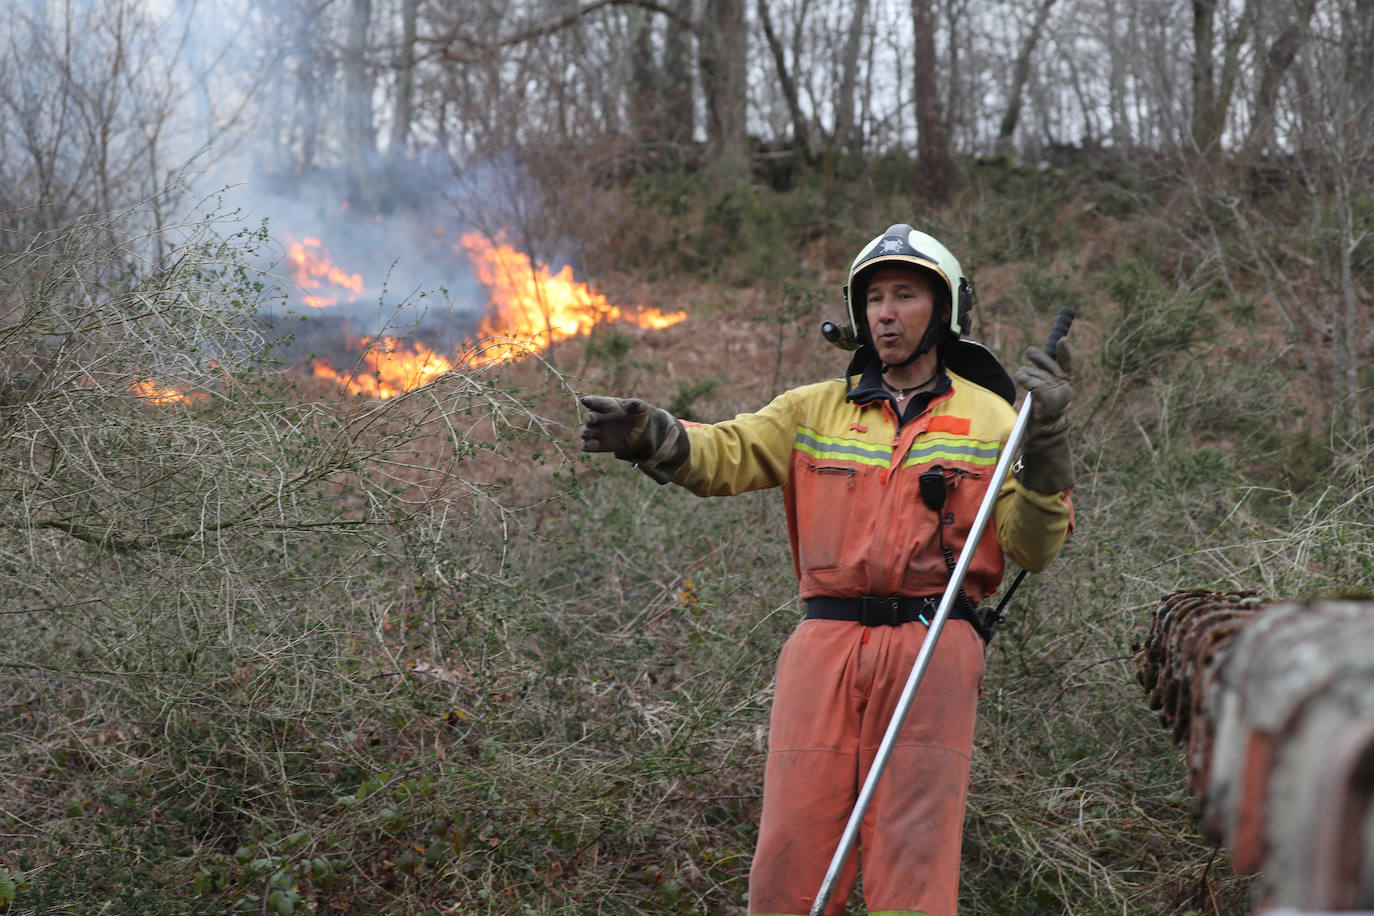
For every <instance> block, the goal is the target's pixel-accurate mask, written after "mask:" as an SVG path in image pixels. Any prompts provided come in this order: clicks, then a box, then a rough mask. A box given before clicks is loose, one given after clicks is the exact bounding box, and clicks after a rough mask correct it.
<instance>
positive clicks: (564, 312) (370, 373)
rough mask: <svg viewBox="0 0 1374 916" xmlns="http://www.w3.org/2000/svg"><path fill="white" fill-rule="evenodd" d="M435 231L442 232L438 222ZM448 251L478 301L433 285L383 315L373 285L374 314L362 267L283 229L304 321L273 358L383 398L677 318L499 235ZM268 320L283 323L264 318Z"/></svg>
mask: <svg viewBox="0 0 1374 916" xmlns="http://www.w3.org/2000/svg"><path fill="white" fill-rule="evenodd" d="M434 234H435V235H436V236H443V235H444V233H443V231H442V230H441V229H436V230H435V233H434ZM451 248H452V249H453V250H454V251H461V252H462V253H463V255H464V256H465V258H466V260H467V262H468V263H469V264H470V267H471V271H472V275H473V277H474V278H475V280H476V284H477V286H478V287H479V288H480V290H482V291H484V292H485V298H486V301H485V303H483V304H482V305H481V306H480V307H477V308H473V307H471V306H468V307H462V306H460V305H459V304H457V303H455V302H454V301H453V300H452V298H451V297H450V295H449V294H448V292H447V290H444V289H442V288H441V289H439V290H436V291H433V292H430V293H425V294H419V295H416V296H414V297H412V298H410V299H408V300H405V301H403V302H402V303H401V304H400V305H397V306H395V307H392V308H391V309H390V311H389V313H387V310H388V306H387V304H386V295H385V292H384V291H382V292H380V293H377V294H376V300H375V301H376V305H377V312H378V314H377V315H374V316H369V317H366V318H365V317H363V316H362V315H361V314H360V310H359V309H358V308H357V307H356V304H357V303H358V302H359V300H360V299H361V298H362V297H363V296H365V295H366V292H367V290H368V289H369V282H370V281H369V280H368V279H367V278H366V277H365V274H364V273H363V272H362V271H359V270H352V269H350V268H349V267H348V266H345V265H341V264H339V263H336V262H335V261H334V259H333V258H332V257H331V255H330V252H329V249H328V247H327V246H326V245H325V243H324V242H323V241H322V240H321V239H320V238H319V237H316V236H305V237H302V238H301V239H300V240H299V241H296V240H294V239H291V238H290V237H289V236H288V241H287V243H286V257H285V262H284V263H285V265H286V267H287V268H288V271H289V283H288V284H287V292H288V302H289V303H291V304H295V305H299V306H301V307H302V310H303V312H304V315H303V318H304V321H303V322H302V323H301V324H300V326H298V327H295V328H294V329H293V333H292V334H291V335H290V336H289V337H287V338H284V339H283V340H282V341H281V355H282V356H283V358H285V359H286V360H288V361H289V362H292V363H296V364H299V365H301V367H302V369H303V370H304V371H307V372H308V373H310V374H311V375H313V376H314V377H316V378H320V379H324V380H327V381H330V382H334V383H337V384H338V385H339V386H340V387H342V388H343V389H345V390H347V391H349V392H351V393H353V394H359V395H365V396H369V397H376V398H389V397H394V396H396V395H397V394H400V393H401V392H404V391H407V390H410V389H413V388H416V387H419V386H422V385H425V384H428V383H429V382H432V381H433V380H435V379H436V378H439V377H440V376H442V375H444V374H445V373H448V372H451V371H454V370H455V369H459V368H468V369H474V368H480V367H482V366H489V365H492V364H495V363H502V362H508V361H510V360H516V359H521V358H523V357H525V356H529V355H531V354H537V353H541V352H544V351H546V350H548V349H549V348H550V347H551V346H553V345H554V344H556V343H558V342H560V341H564V340H568V339H571V338H574V337H578V336H584V335H587V334H589V333H590V332H591V331H593V330H594V329H595V328H597V327H598V326H602V325H607V324H611V323H615V322H625V323H629V324H633V325H635V326H638V327H641V328H650V329H657V328H666V327H668V326H670V325H673V324H676V323H677V322H679V321H682V320H683V319H684V318H685V317H686V315H685V314H684V313H682V312H672V313H665V312H663V311H661V310H659V309H657V308H653V307H643V306H638V305H617V304H614V303H612V302H611V301H610V300H609V299H608V298H607V297H606V296H605V295H603V294H602V293H601V292H600V291H598V290H597V289H596V288H595V287H593V286H592V285H590V284H588V283H585V282H581V281H579V280H577V279H576V277H575V275H574V273H573V270H572V267H571V266H568V265H564V266H563V267H561V268H559V269H557V270H554V269H552V268H550V267H549V266H548V265H545V264H543V263H541V262H539V261H538V260H536V259H533V258H531V257H529V256H528V255H527V254H525V253H524V252H522V251H520V250H518V249H516V248H515V247H514V246H512V245H510V244H508V243H506V242H505V241H504V240H503V239H502V238H501V237H500V236H498V237H496V238H490V237H488V236H486V235H483V234H481V233H477V232H465V233H462V234H461V236H460V238H459V241H458V242H457V243H454V244H453V245H452V246H451ZM383 290H384V288H383ZM341 306H355V307H351V308H350V307H341ZM268 322H269V323H270V324H272V325H273V326H274V327H277V326H284V324H285V323H284V322H280V321H279V320H277V319H275V318H274V317H273V316H268ZM360 326H361V327H360Z"/></svg>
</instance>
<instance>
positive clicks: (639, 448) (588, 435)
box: [578, 395, 691, 483]
mask: <svg viewBox="0 0 1374 916" xmlns="http://www.w3.org/2000/svg"><path fill="white" fill-rule="evenodd" d="M581 404H582V406H583V407H584V408H585V409H586V413H584V414H583V415H582V428H581V429H579V430H578V434H579V435H580V436H581V437H582V451H584V452H610V453H612V454H613V455H615V457H617V458H620V459H621V460H623V461H629V462H632V463H633V464H634V465H635V466H636V467H638V468H639V469H640V470H641V471H643V472H644V473H645V474H647V475H649V476H650V477H652V478H653V479H654V480H656V481H658V482H659V483H667V482H668V481H670V480H672V479H673V475H675V474H676V473H677V472H678V469H679V468H681V467H682V466H683V465H684V464H686V463H687V455H688V453H689V451H690V448H691V446H690V445H689V443H688V441H687V431H686V430H685V429H683V428H682V423H680V422H679V421H678V420H677V419H676V418H675V417H674V416H673V415H672V414H670V413H668V411H666V410H664V409H663V408H661V407H654V406H652V405H651V404H648V403H645V402H644V401H641V400H640V399H639V398H607V397H602V396H600V395H587V396H586V397H583V398H582V399H581Z"/></svg>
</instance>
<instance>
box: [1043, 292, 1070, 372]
mask: <svg viewBox="0 0 1374 916" xmlns="http://www.w3.org/2000/svg"><path fill="white" fill-rule="evenodd" d="M1076 314H1078V313H1077V312H1075V311H1074V310H1073V307H1072V306H1068V305H1066V306H1064V307H1063V308H1062V309H1060V310H1059V317H1057V318H1055V319H1054V327H1052V328H1050V337H1049V340H1047V341H1045V355H1047V356H1048V357H1049V358H1050V359H1058V358H1059V356H1058V354H1059V341H1061V340H1063V339H1064V335H1065V334H1067V333H1069V326H1070V325H1071V324H1073V317H1074V315H1076Z"/></svg>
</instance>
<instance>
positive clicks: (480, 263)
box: [462, 232, 687, 365]
mask: <svg viewBox="0 0 1374 916" xmlns="http://www.w3.org/2000/svg"><path fill="white" fill-rule="evenodd" d="M462 245H463V248H464V249H466V251H467V254H468V258H469V259H470V260H471V261H472V264H473V266H474V267H475V268H477V280H478V282H479V283H481V284H482V285H483V286H485V287H487V288H488V289H489V290H491V300H490V301H489V302H488V304H487V314H486V315H485V316H484V317H483V318H482V322H481V323H480V324H479V325H478V326H477V333H478V336H479V339H488V338H506V339H507V340H497V341H496V342H494V343H491V342H488V343H486V344H484V345H483V347H482V349H481V350H480V351H479V352H478V353H476V354H474V356H473V362H474V363H476V364H478V365H485V364H488V363H493V362H502V361H505V360H508V359H516V358H519V357H521V356H524V355H526V354H528V353H529V351H530V350H531V349H542V348H544V347H546V346H548V345H549V344H550V343H553V342H556V341H559V340H566V339H568V338H569V337H575V336H577V335H578V334H585V333H587V332H588V331H590V330H592V328H594V327H595V326H596V325H597V324H598V323H602V322H607V321H630V322H633V323H634V324H637V325H639V326H640V327H642V328H666V327H668V326H670V325H674V324H677V323H678V322H679V321H682V320H683V319H684V318H686V317H687V316H686V314H684V313H683V312H673V313H670V314H665V313H663V312H661V311H659V310H658V309H656V308H651V307H646V308H635V309H632V310H631V311H632V314H627V313H626V311H625V310H622V309H621V308H620V307H619V306H615V305H612V304H611V303H610V301H609V300H607V299H606V297H605V296H603V295H601V294H600V293H598V292H596V291H595V290H593V289H592V288H591V287H589V286H587V285H586V284H585V283H578V282H577V281H576V280H574V279H573V272H572V268H571V267H569V266H566V265H565V266H564V267H563V269H561V270H560V271H558V273H556V274H554V273H550V272H549V269H548V268H547V267H545V266H544V265H542V264H537V263H534V262H532V261H530V259H529V258H528V257H527V256H526V255H525V254H523V253H522V252H520V251H517V250H516V249H514V248H512V247H511V246H510V245H506V244H493V242H492V241H491V240H490V239H488V238H487V237H486V236H484V235H481V234H479V233H476V232H465V233H463V236H462ZM512 339H513V340H512Z"/></svg>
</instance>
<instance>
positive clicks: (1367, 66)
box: [1345, 0, 1374, 116]
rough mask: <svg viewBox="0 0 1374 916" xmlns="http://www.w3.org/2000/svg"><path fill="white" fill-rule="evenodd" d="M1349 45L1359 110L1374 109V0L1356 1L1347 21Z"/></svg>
mask: <svg viewBox="0 0 1374 916" xmlns="http://www.w3.org/2000/svg"><path fill="white" fill-rule="evenodd" d="M1345 28H1346V33H1347V34H1348V35H1349V36H1350V39H1349V43H1348V44H1347V47H1348V48H1349V49H1350V53H1349V55H1348V61H1349V63H1348V66H1349V68H1350V75H1351V88H1352V89H1353V90H1354V93H1355V110H1356V111H1363V112H1366V113H1367V114H1366V116H1368V113H1369V112H1374V0H1355V5H1354V9H1353V10H1352V16H1351V18H1350V19H1349V20H1348V21H1347V22H1346V26H1345Z"/></svg>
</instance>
